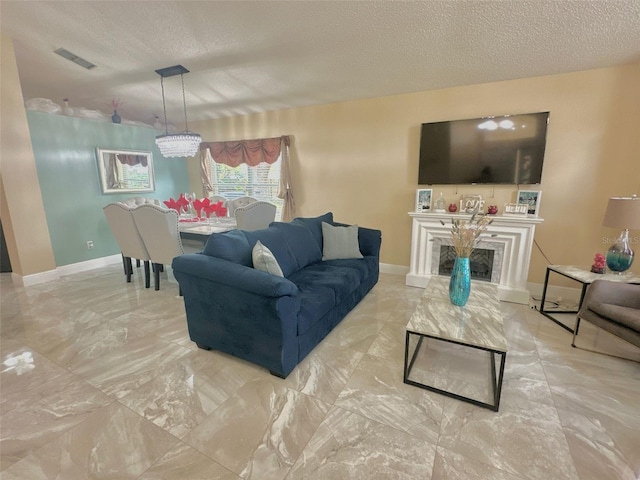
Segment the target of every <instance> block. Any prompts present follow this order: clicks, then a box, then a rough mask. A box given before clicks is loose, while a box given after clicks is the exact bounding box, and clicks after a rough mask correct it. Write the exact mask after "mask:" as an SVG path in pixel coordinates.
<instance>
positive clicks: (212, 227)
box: [178, 217, 237, 247]
mask: <svg viewBox="0 0 640 480" xmlns="http://www.w3.org/2000/svg"><path fill="white" fill-rule="evenodd" d="M236 227H237V223H236V219H235V218H230V217H217V218H216V219H214V220H211V219H207V220H196V219H191V218H190V219H180V220H179V222H178V230H179V231H180V238H181V239H182V243H183V245H192V246H195V247H198V246H204V245H205V244H206V243H207V240H208V239H209V237H210V236H211V234H212V233H224V232H228V231H230V230H235V229H236Z"/></svg>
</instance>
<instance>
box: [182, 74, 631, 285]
mask: <svg viewBox="0 0 640 480" xmlns="http://www.w3.org/2000/svg"><path fill="white" fill-rule="evenodd" d="M639 105H640V65H632V66H625V67H616V68H607V69H599V70H590V71H584V72H577V73H572V74H564V75H553V76H545V77H536V78H525V79H520V80H512V81H505V82H497V83H489V84H480V85H472V86H466V87H456V88H449V89H443V90H435V91H427V92H420V93H415V94H407V95H397V96H391V97H383V98H374V99H368V100H358V101H351V102H341V103H334V104H329V105H319V106H312V107H304V108H295V109H288V110H280V111H274V112H268V113H262V114H254V115H249V116H242V117H233V118H227V119H220V120H211V121H207V122H200V123H198V124H196V125H194V130H195V131H198V132H199V133H200V134H201V135H202V137H203V140H205V141H216V140H232V139H242V138H258V137H273V136H278V135H283V134H288V135H292V136H293V139H294V140H293V147H292V171H293V180H294V182H295V184H294V185H295V188H296V190H295V195H296V201H297V206H298V211H297V213H298V215H303V216H311V215H317V214H321V213H324V212H326V211H333V212H334V214H335V218H336V219H337V220H339V221H343V222H349V223H352V222H353V223H358V224H360V225H363V226H370V227H375V228H379V229H381V230H382V232H383V247H382V253H381V261H382V262H383V263H388V264H395V265H404V266H407V265H408V264H409V249H410V242H411V221H410V218H409V216H408V215H407V212H408V211H410V210H413V208H414V207H413V205H414V201H415V190H416V188H417V187H418V185H417V171H418V150H419V135H420V133H419V129H420V124H421V123H425V122H431V121H440V120H453V119H461V118H472V117H479V116H486V115H500V114H509V113H511V114H513V113H528V112H539V111H550V112H551V117H550V128H549V132H548V137H547V153H546V159H545V166H544V171H543V179H542V185H541V186H539V187H538V188H540V189H541V190H542V191H543V195H542V203H541V209H540V216H541V217H543V218H544V219H545V221H544V223H543V224H542V225H541V226H539V227H538V229H537V231H536V241H537V243H538V244H539V245H540V247H541V248H542V250H543V251H544V252H545V254H546V256H547V257H548V259H549V261H550V262H551V263H556V264H577V265H584V266H589V265H590V264H591V262H592V259H593V256H594V254H595V253H596V252H604V251H605V250H606V249H607V248H608V245H607V243H606V239H607V238H612V237H616V236H617V234H618V231H617V230H615V229H605V228H603V227H602V226H601V223H602V216H603V214H604V210H605V208H606V203H607V199H608V197H609V196H613V195H631V194H633V193H639V192H640V153H639V152H640V133H639V132H640V108H639ZM190 169H191V172H190V178H192V179H197V178H198V171H197V170H198V164H197V161H195V160H192V161H191V163H190ZM194 188H195V185H194ZM440 191H442V192H443V193H444V196H445V198H446V199H447V201H448V202H450V201H454V200H457V199H459V197H460V195H461V194H466V193H481V194H482V195H483V196H484V197H485V199H486V200H487V201H488V203H495V204H498V205H500V206H502V204H504V203H505V202H509V201H514V200H515V194H516V191H517V188H516V187H515V186H511V187H504V186H500V187H495V188H492V187H476V186H460V187H457V188H456V187H450V186H449V187H442V188H440V187H438V186H435V187H434V195H436V196H437V194H438V193H439V192H440ZM632 237H635V238H636V242H637V243H636V246H637V248H636V250H638V253H639V255H640V242H638V239H640V232H637V231H635V232H632ZM546 264H547V260H545V259H544V258H543V256H542V255H541V254H540V252H539V251H538V250H536V251H535V252H534V255H533V258H532V264H531V268H530V272H529V281H531V282H536V283H541V282H542V281H543V278H544V272H545V266H546ZM633 271H635V272H636V273H638V272H640V261H637V262H636V263H635V265H634V266H633Z"/></svg>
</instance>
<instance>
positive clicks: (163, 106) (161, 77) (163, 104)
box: [160, 75, 169, 135]
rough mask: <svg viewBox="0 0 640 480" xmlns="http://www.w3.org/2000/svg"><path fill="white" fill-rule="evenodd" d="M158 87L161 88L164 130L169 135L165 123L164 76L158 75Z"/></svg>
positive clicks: (167, 125)
mask: <svg viewBox="0 0 640 480" xmlns="http://www.w3.org/2000/svg"><path fill="white" fill-rule="evenodd" d="M160 87H161V88H162V108H163V109H164V131H165V133H166V134H167V135H169V124H168V123H167V104H166V102H165V100H164V77H163V76H162V75H161V76H160Z"/></svg>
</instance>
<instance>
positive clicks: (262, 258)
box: [251, 240, 284, 277]
mask: <svg viewBox="0 0 640 480" xmlns="http://www.w3.org/2000/svg"><path fill="white" fill-rule="evenodd" d="M251 257H252V258H253V268H255V269H256V270H260V271H262V272H267V273H270V274H271V275H276V276H278V277H284V275H283V274H282V269H281V268H280V265H278V261H277V260H276V257H274V256H273V253H271V250H269V249H268V248H267V247H265V246H264V245H263V244H262V243H260V240H258V241H257V242H256V244H255V245H254V246H253V251H252V252H251Z"/></svg>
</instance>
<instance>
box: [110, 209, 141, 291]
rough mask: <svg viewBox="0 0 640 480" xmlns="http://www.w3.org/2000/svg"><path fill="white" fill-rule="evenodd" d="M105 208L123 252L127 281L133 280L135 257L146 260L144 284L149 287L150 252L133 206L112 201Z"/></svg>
mask: <svg viewBox="0 0 640 480" xmlns="http://www.w3.org/2000/svg"><path fill="white" fill-rule="evenodd" d="M103 210H104V215H105V217H106V218H107V223H108V224H109V227H110V228H111V233H112V234H113V237H114V238H115V239H116V243H117V244H118V246H119V247H120V251H121V252H122V262H123V264H124V273H125V275H126V277H127V283H130V282H131V275H132V274H133V265H132V263H131V259H132V258H135V259H136V260H138V261H140V260H143V261H144V286H145V287H146V288H149V284H150V278H149V277H150V273H149V260H150V257H149V252H148V251H147V247H146V246H145V244H144V241H143V239H142V237H141V236H140V232H138V228H137V227H136V224H135V221H134V220H133V215H132V214H131V211H132V208H131V207H130V206H129V205H127V204H124V203H121V202H116V203H110V204H109V205H107V206H106V207H104V208H103Z"/></svg>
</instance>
